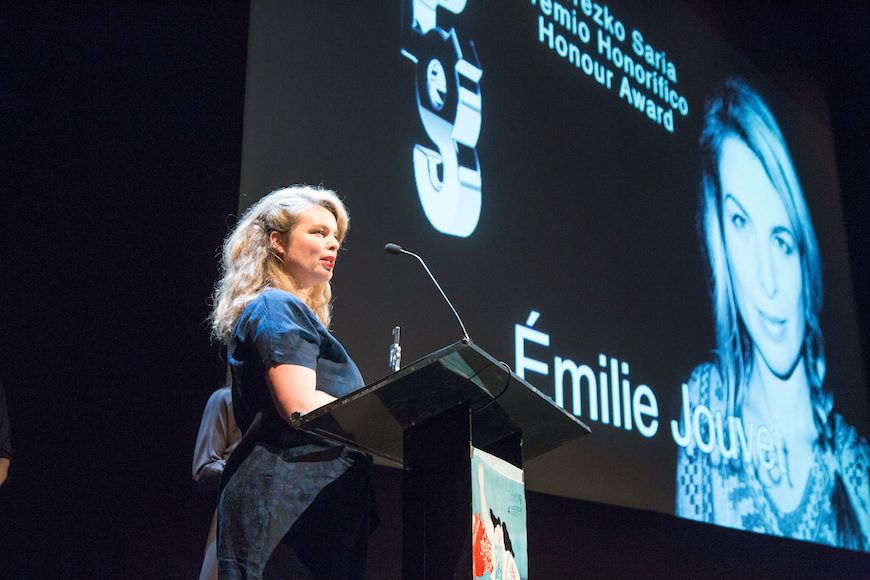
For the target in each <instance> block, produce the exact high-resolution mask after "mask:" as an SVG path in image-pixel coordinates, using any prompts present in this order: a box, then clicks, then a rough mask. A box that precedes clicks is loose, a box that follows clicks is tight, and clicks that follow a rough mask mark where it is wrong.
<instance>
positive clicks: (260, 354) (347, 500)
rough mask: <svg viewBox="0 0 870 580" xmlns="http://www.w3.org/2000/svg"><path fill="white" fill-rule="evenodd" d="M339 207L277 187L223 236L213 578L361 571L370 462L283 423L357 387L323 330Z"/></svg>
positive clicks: (334, 199)
mask: <svg viewBox="0 0 870 580" xmlns="http://www.w3.org/2000/svg"><path fill="white" fill-rule="evenodd" d="M347 230H348V213H347V210H346V208H345V206H344V204H343V203H342V202H341V201H340V200H339V198H338V196H337V195H336V194H335V193H334V192H332V191H329V190H326V189H321V188H315V187H308V186H296V187H288V188H286V189H279V190H277V191H274V192H272V193H270V194H269V195H267V196H266V197H264V198H262V199H261V200H260V201H258V202H257V203H256V204H254V205H253V206H252V207H251V208H250V209H249V210H248V211H247V212H246V213H245V214H244V215H243V216H242V218H241V220H240V221H239V223H238V224H237V225H236V227H235V228H234V229H233V231H232V232H231V233H230V235H229V236H228V237H227V239H226V242H225V243H224V248H223V260H222V277H221V278H220V280H219V281H218V283H217V286H216V289H215V295H214V310H213V312H212V317H211V320H212V325H213V326H212V328H213V335H214V337H216V338H217V339H218V340H220V341H223V342H225V343H226V344H227V360H228V362H229V364H230V367H231V370H232V377H233V386H232V390H233V411H234V413H235V416H236V420H237V421H238V424H239V427H240V428H241V429H242V432H243V434H244V435H243V438H242V441H241V442H240V443H239V446H238V447H237V448H236V450H235V452H234V453H233V454H232V455H231V456H230V459H229V460H228V462H227V466H226V469H225V472H224V476H223V481H222V489H221V493H220V498H219V500H218V569H219V576H220V578H227V579H235V578H260V577H262V576H264V575H265V576H268V577H274V578H293V579H300V578H318V579H326V578H335V579H354V578H362V577H363V576H364V574H365V568H366V551H367V546H368V536H369V533H370V528H371V527H372V515H373V514H372V512H371V505H372V503H371V500H372V498H371V495H370V494H371V490H370V480H371V466H372V462H371V458H370V457H369V456H367V455H364V454H362V453H359V452H356V451H353V450H351V449H348V448H346V447H344V446H340V445H335V444H333V443H330V442H328V441H325V440H323V439H320V438H318V437H316V436H312V435H309V434H306V433H303V432H301V431H298V430H296V429H294V428H293V427H291V426H290V424H289V421H290V419H291V415H292V414H293V413H301V414H305V413H308V412H309V411H312V410H314V409H316V408H318V407H320V406H322V405H324V404H327V403H329V402H330V401H333V400H335V399H336V398H338V397H341V396H343V395H346V394H348V393H350V392H352V391H355V390H357V389H359V388H360V387H362V386H363V379H362V376H361V375H360V373H359V370H358V369H357V367H356V365H355V364H354V363H353V361H352V360H351V358H350V357H349V356H348V354H347V352H346V351H345V349H344V347H342V346H341V344H339V342H338V341H337V340H336V339H335V338H334V337H333V336H332V335H331V334H330V333H329V331H328V330H327V329H328V327H329V323H330V316H331V295H332V290H331V286H330V280H331V279H332V274H333V270H334V268H335V265H336V258H337V257H338V250H339V248H340V246H341V243H342V241H343V240H344V238H345V235H346V234H347Z"/></svg>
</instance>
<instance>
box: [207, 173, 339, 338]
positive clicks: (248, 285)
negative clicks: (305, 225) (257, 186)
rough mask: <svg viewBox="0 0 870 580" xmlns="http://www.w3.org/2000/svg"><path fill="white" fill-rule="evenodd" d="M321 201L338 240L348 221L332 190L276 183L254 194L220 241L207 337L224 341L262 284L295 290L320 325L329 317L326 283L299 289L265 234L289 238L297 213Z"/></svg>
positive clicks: (330, 298) (330, 310) (262, 288)
mask: <svg viewBox="0 0 870 580" xmlns="http://www.w3.org/2000/svg"><path fill="white" fill-rule="evenodd" d="M316 206H322V207H324V208H326V209H327V210H329V211H330V212H331V213H332V214H333V215H334V216H335V220H336V224H337V226H338V231H337V233H336V236H337V238H338V242H339V243H341V242H342V241H343V240H344V238H345V236H346V235H347V230H348V227H349V225H350V218H349V216H348V212H347V208H346V207H345V206H344V204H343V203H342V202H341V200H340V199H339V198H338V195H336V193H335V192H334V191H330V190H328V189H322V188H318V187H311V186H305V185H301V186H293V187H287V188H284V189H278V190H275V191H273V192H272V193H270V194H269V195H267V196H265V197H263V198H262V199H260V200H259V201H258V202H257V203H255V204H254V205H252V206H251V207H250V208H249V209H248V210H247V211H246V212H245V213H244V214H243V215H242V218H241V219H240V220H239V222H238V223H237V224H236V226H235V227H234V228H233V230H232V231H231V232H230V234H229V235H228V236H227V239H226V241H225V242H224V245H223V251H222V259H221V275H220V278H219V279H218V281H217V283H216V285H215V289H214V295H213V298H212V312H211V315H210V317H209V319H210V322H211V327H212V338H213V339H214V340H217V341H219V342H221V343H226V342H227V341H228V340H229V337H230V335H231V333H232V331H233V327H234V326H235V324H236V321H237V320H238V318H239V316H240V315H241V313H242V311H243V310H244V309H245V307H246V306H247V305H248V303H249V302H250V301H251V300H253V299H254V298H256V297H257V295H258V294H260V293H261V292H262V291H263V290H265V289H267V288H275V289H278V290H286V291H287V292H292V293H293V294H295V295H296V296H298V297H299V298H300V299H301V300H302V301H303V302H305V304H306V305H307V306H308V307H309V308H310V309H311V311H312V312H314V314H315V316H317V318H318V320H320V322H321V323H323V325H324V326H325V327H327V328H328V327H329V323H330V320H331V318H332V304H331V300H332V286H331V285H330V283H329V282H323V283H322V284H318V285H316V286H314V287H313V288H310V289H308V290H302V289H301V288H299V286H298V284H297V283H296V281H295V280H293V278H292V277H290V276H288V275H287V274H286V273H285V272H284V269H283V263H282V260H281V258H280V257H279V256H278V255H276V254H275V253H274V252H273V251H272V246H271V243H270V241H269V235H270V234H271V233H272V232H278V233H279V234H281V235H282V236H283V237H285V239H286V238H289V235H290V232H292V230H293V228H294V227H295V226H296V223H297V221H298V217H299V214H301V213H304V212H305V211H307V210H309V209H311V208H313V207H316Z"/></svg>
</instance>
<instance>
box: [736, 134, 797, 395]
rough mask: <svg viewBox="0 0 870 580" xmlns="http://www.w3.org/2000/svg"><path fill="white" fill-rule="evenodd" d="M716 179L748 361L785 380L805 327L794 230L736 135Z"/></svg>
mask: <svg viewBox="0 0 870 580" xmlns="http://www.w3.org/2000/svg"><path fill="white" fill-rule="evenodd" d="M719 179H720V185H721V193H722V198H721V199H722V213H721V215H722V222H723V223H722V227H723V234H724V241H725V253H726V256H727V258H728V266H729V270H730V274H731V283H732V287H733V289H734V297H735V300H736V306H737V310H738V312H739V313H740V319H741V320H742V321H743V324H744V326H745V327H746V329H747V331H748V332H749V337H750V340H751V341H752V348H753V361H752V362H753V364H761V363H762V362H763V363H764V364H766V365H767V367H768V368H769V369H770V370H771V371H772V372H773V374H775V375H776V376H777V377H779V378H782V379H786V378H788V377H789V376H791V373H792V371H794V369H795V366H796V365H797V363H798V362H799V361H800V359H801V348H802V346H803V340H804V332H805V327H806V320H805V315H804V303H803V302H804V301H803V293H802V288H803V283H802V282H803V280H802V276H803V272H802V271H801V259H800V252H799V249H798V246H797V239H796V237H795V232H794V229H793V228H792V226H791V221H790V220H789V217H788V214H787V213H786V209H785V206H784V204H783V202H782V200H781V198H780V196H779V193H778V192H777V190H776V188H775V187H774V186H773V183H771V181H770V179H769V178H768V176H767V173H766V172H765V170H764V166H763V165H762V164H761V162H760V161H759V159H758V158H757V157H756V156H755V154H754V153H753V152H752V150H750V149H749V147H747V146H746V144H745V143H744V142H743V141H741V140H740V139H739V138H737V137H736V136H729V137H726V138H725V139H724V140H723V141H722V145H721V150H720V155H719Z"/></svg>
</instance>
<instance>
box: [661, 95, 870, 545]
mask: <svg viewBox="0 0 870 580" xmlns="http://www.w3.org/2000/svg"><path fill="white" fill-rule="evenodd" d="M701 150H702V159H703V167H702V170H703V171H702V173H703V178H702V201H701V209H700V218H701V220H700V224H701V229H702V231H703V237H704V242H705V245H706V249H707V255H708V258H709V260H710V273H711V287H712V295H713V308H714V318H715V322H716V345H717V350H716V353H717V359H718V360H716V361H715V363H708V364H702V365H700V366H699V367H697V368H696V369H695V370H694V371H693V373H692V375H691V378H690V380H689V383H688V385H687V386H684V387H683V405H682V418H681V423H680V433H681V437H679V438H677V439H678V443H679V444H680V450H679V457H678V465H677V497H676V511H677V515H679V516H682V517H685V518H690V519H695V520H700V521H705V522H711V523H715V524H719V525H723V526H728V527H732V528H738V529H745V530H751V531H754V532H760V533H765V534H772V535H777V536H786V537H790V538H796V539H802V540H807V541H812V542H819V543H824V544H830V545H833V546H840V547H845V548H851V549H857V550H870V505H868V503H870V488H868V472H867V469H868V465H870V461H868V458H870V449H868V445H867V441H866V440H865V439H864V438H863V437H861V436H859V435H858V434H857V433H856V431H855V429H854V428H852V427H851V426H850V425H848V424H846V423H845V421H844V420H843V418H842V417H841V416H840V415H838V414H836V413H835V412H833V403H834V401H833V394H832V392H831V385H828V384H826V383H825V353H824V348H823V340H822V329H821V328H820V326H819V318H820V313H821V308H822V273H821V263H820V258H819V249H818V243H817V241H816V236H815V233H814V231H813V225H812V222H811V220H810V216H809V212H808V210H807V206H806V202H805V201H804V195H803V192H802V191H801V186H800V183H799V182H798V178H797V173H796V171H795V168H794V166H793V164H792V161H791V156H790V154H789V151H788V148H787V146H786V143H785V140H784V138H783V135H782V132H781V131H780V128H779V126H778V124H777V122H776V120H775V119H774V117H773V114H772V113H771V111H770V109H768V107H767V105H766V104H765V102H764V101H763V100H762V98H761V97H760V96H759V95H758V94H757V93H756V92H755V91H754V90H753V89H752V88H750V87H749V86H747V85H746V83H745V82H743V81H741V80H734V79H732V80H729V81H727V82H726V83H724V84H723V85H722V87H721V88H720V89H719V91H718V92H717V94H716V95H715V96H714V97H713V98H712V99H711V100H710V101H709V102H708V105H707V110H706V116H705V119H704V128H703V131H702V134H701Z"/></svg>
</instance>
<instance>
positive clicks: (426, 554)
mask: <svg viewBox="0 0 870 580" xmlns="http://www.w3.org/2000/svg"><path fill="white" fill-rule="evenodd" d="M293 426H294V427H296V428H297V429H301V430H303V431H306V432H309V433H313V434H316V435H319V436H321V437H324V438H326V439H329V440H332V441H335V442H337V443H342V444H346V445H349V446H351V447H354V448H356V449H359V450H362V451H365V452H367V453H370V454H372V455H374V456H376V457H378V458H380V459H381V460H382V461H383V462H385V463H387V464H391V465H394V466H396V467H400V468H402V470H403V479H402V535H403V545H402V575H403V577H404V578H406V579H411V578H413V579H429V580H436V579H437V580H445V579H448V578H457V579H460V578H461V579H463V580H464V579H470V578H472V554H471V545H472V542H471V531H472V526H471V518H472V507H471V501H472V500H471V489H472V473H471V447H472V446H473V447H475V448H477V449H481V450H483V451H485V452H487V453H490V454H492V455H495V456H496V457H499V458H501V459H503V460H505V461H507V462H509V463H511V464H513V465H515V466H516V467H518V468H520V469H521V468H522V466H523V461H528V460H530V459H533V458H535V457H538V456H539V455H543V454H544V453H547V452H548V451H551V450H553V449H556V448H557V447H560V446H562V445H564V444H566V443H568V442H570V441H573V440H575V439H578V438H580V437H582V436H584V435H586V434H588V433H589V428H588V427H587V426H586V425H584V424H583V423H582V422H581V421H579V420H578V419H577V418H576V417H574V416H573V415H571V414H570V413H568V412H566V411H565V410H564V409H562V408H560V407H558V406H556V405H555V404H554V403H553V402H552V401H551V400H550V399H549V398H548V397H546V396H545V395H544V394H543V393H541V392H540V391H538V390H537V389H535V388H534V387H533V386H532V385H530V384H529V383H527V382H526V381H524V380H523V379H521V378H520V377H518V376H517V375H516V374H514V373H513V372H511V371H510V369H509V368H508V367H507V365H505V364H504V363H500V362H499V361H497V360H496V359H495V358H493V357H492V356H490V355H489V354H488V353H486V352H485V351H484V350H483V349H481V348H480V347H478V346H477V345H476V344H474V343H465V342H457V343H454V344H452V345H450V346H448V347H445V348H443V349H440V350H438V351H436V352H433V353H432V354H430V355H428V356H425V357H423V358H422V359H420V360H418V361H416V362H414V363H412V364H410V365H408V366H406V367H405V368H403V369H401V370H400V371H397V372H395V373H393V374H391V375H389V376H387V377H385V378H383V379H381V380H378V381H376V382H374V383H372V384H371V385H368V386H366V387H363V388H362V389H360V390H358V391H355V392H353V393H351V394H350V395H347V396H346V397H342V398H341V399H338V400H336V401H333V402H332V403H330V404H328V405H324V406H323V407H320V408H319V409H316V410H314V411H312V412H311V413H308V414H307V415H303V416H301V417H295V418H294V419H293Z"/></svg>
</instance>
